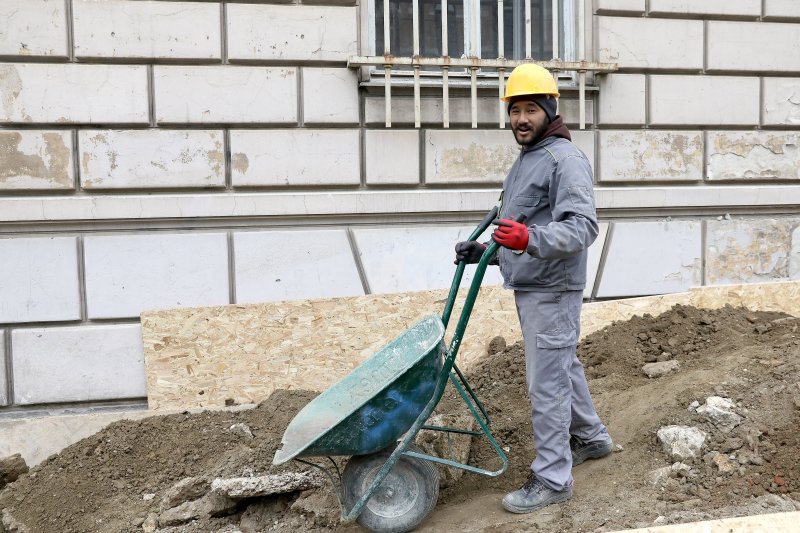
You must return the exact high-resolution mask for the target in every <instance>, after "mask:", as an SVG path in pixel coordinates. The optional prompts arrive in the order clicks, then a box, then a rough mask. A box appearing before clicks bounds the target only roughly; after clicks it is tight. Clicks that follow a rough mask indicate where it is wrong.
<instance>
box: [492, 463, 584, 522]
mask: <svg viewBox="0 0 800 533" xmlns="http://www.w3.org/2000/svg"><path fill="white" fill-rule="evenodd" d="M570 498H572V487H571V486H569V487H567V488H566V489H564V490H553V489H551V488H550V487H548V486H547V485H545V484H544V483H542V482H541V481H540V480H539V478H538V477H536V475H534V473H533V472H531V474H530V476H529V477H528V481H526V482H525V484H524V485H522V487H520V488H519V489H518V490H515V491H514V492H509V493H508V494H506V495H505V497H504V498H503V508H504V509H505V510H506V511H511V512H512V513H520V514H522V513H532V512H533V511H538V510H539V509H541V508H542V507H546V506H548V505H550V504H552V503H560V502H563V501H566V500H568V499H570Z"/></svg>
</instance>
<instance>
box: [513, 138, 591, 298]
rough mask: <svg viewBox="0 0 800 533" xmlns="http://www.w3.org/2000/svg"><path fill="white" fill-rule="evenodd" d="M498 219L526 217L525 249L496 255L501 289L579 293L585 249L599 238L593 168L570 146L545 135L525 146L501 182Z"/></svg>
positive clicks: (559, 139) (580, 152)
mask: <svg viewBox="0 0 800 533" xmlns="http://www.w3.org/2000/svg"><path fill="white" fill-rule="evenodd" d="M500 198H501V207H500V216H501V218H516V217H517V216H518V215H520V214H523V215H525V216H526V219H525V224H526V225H527V226H528V235H529V239H528V249H527V250H526V252H522V253H519V252H514V251H513V250H509V249H508V248H504V247H501V248H500V250H499V251H498V261H499V264H500V272H501V273H502V275H503V280H504V281H505V283H504V286H505V287H506V288H509V289H514V290H520V291H538V292H557V291H571V290H583V289H584V287H585V286H586V258H587V249H588V248H589V245H590V244H592V242H594V240H595V239H596V238H597V234H598V231H599V229H598V225H597V214H596V212H595V204H594V189H593V179H592V168H591V167H590V166H589V160H588V159H587V158H586V155H585V154H584V153H583V152H582V151H581V150H580V149H579V148H578V147H577V146H575V145H574V144H572V142H570V141H568V140H566V139H563V138H561V137H548V138H546V139H544V140H542V141H540V142H539V143H538V144H536V145H535V146H531V147H524V148H523V149H522V150H521V152H520V155H519V158H518V159H517V160H516V162H515V163H514V165H513V166H512V167H511V170H510V171H509V173H508V176H507V177H506V179H505V181H504V182H503V193H502V195H501V197H500Z"/></svg>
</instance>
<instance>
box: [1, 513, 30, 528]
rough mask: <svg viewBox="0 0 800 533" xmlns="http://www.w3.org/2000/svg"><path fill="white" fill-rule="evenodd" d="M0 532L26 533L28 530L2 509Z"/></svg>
mask: <svg viewBox="0 0 800 533" xmlns="http://www.w3.org/2000/svg"><path fill="white" fill-rule="evenodd" d="M0 532H2V533H28V528H27V527H25V526H24V525H23V524H22V523H21V522H20V521H19V520H17V519H16V518H14V517H13V516H11V513H9V512H8V510H7V509H3V512H2V515H0Z"/></svg>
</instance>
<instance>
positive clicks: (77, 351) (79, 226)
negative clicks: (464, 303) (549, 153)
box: [0, 0, 800, 416]
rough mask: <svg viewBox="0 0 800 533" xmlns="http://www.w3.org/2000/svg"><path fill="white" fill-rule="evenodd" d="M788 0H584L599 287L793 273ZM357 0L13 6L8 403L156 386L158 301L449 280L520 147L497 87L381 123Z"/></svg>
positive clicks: (408, 104) (0, 297)
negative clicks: (146, 349)
mask: <svg viewBox="0 0 800 533" xmlns="http://www.w3.org/2000/svg"><path fill="white" fill-rule="evenodd" d="M789 3H790V2H782V1H781V2H777V1H776V2H758V1H753V0H732V1H725V2H722V1H716V0H715V1H714V2H683V1H675V0H650V2H645V0H594V1H593V2H591V1H588V0H587V6H588V7H589V12H590V13H592V20H591V21H590V22H591V23H590V24H587V27H589V28H592V31H593V32H594V33H593V35H591V36H590V37H591V38H590V39H588V40H587V42H589V43H593V45H592V46H593V48H592V49H591V50H589V55H590V57H593V58H594V59H597V60H600V61H615V62H618V64H619V71H618V72H617V73H614V74H611V75H608V76H605V77H598V78H597V79H594V80H590V82H591V83H593V84H594V85H596V86H597V88H598V90H597V91H596V92H595V91H590V92H589V95H590V97H589V100H588V101H587V102H586V109H585V111H586V119H587V124H588V126H587V129H586V130H584V131H579V130H578V129H577V122H578V120H579V111H580V110H579V104H578V100H577V97H576V95H577V92H576V91H575V90H574V89H570V88H568V87H565V88H564V89H563V91H562V92H563V96H562V99H561V101H560V112H561V114H562V115H563V116H564V117H565V120H566V122H567V123H568V124H569V125H570V127H571V129H572V131H573V139H574V142H575V143H576V145H577V146H579V147H580V148H581V149H582V150H583V151H584V152H585V153H586V154H587V156H588V158H589V160H590V161H591V162H592V163H593V166H594V169H595V175H596V181H597V183H596V196H597V205H598V209H599V214H600V217H601V219H602V227H601V229H602V232H601V236H600V238H599V239H598V240H597V241H596V242H595V243H594V244H593V246H592V248H591V249H590V267H589V279H590V284H589V286H588V287H587V289H586V292H585V296H586V297H587V298H612V297H613V298H616V297H630V296H641V295H647V294H660V293H669V292H675V291H683V290H686V289H688V288H689V287H691V286H694V285H703V284H706V285H711V284H719V283H729V282H736V283H739V282H744V283H748V282H755V281H771V280H790V279H798V278H800V212H798V206H800V181H799V180H800V153H798V148H797V143H798V135H800V89H798V87H800V64H798V57H800V54H792V53H788V52H787V53H774V52H773V50H783V51H792V50H794V51H797V50H798V49H799V48H800V43H798V39H797V35H798V28H800V12H799V11H797V10H796V9H793V8H792V7H789ZM363 4H364V5H361V3H357V2H356V1H355V0H316V1H315V2H313V5H309V4H306V3H295V4H285V3H280V2H274V3H270V2H251V1H246V2H245V1H242V2H235V1H233V2H214V1H203V2H193V1H180V0H169V1H159V2H152V1H134V0H104V1H95V0H71V1H70V2H65V1H64V0H0V20H3V21H4V24H3V25H0V416H4V415H5V414H13V413H16V412H18V411H21V410H27V411H29V412H30V411H31V410H32V411H35V412H39V411H38V410H44V411H48V410H52V409H60V408H63V407H65V406H69V407H73V406H77V407H79V408H81V407H82V406H84V405H85V403H84V402H100V403H101V404H102V403H104V402H115V403H117V402H122V403H138V404H141V403H142V401H143V397H144V395H145V390H144V386H143V381H142V380H143V376H144V366H143V356H142V353H143V352H142V346H141V343H140V342H139V341H138V335H139V331H140V329H139V328H140V326H139V318H138V317H139V314H140V313H141V312H143V311H145V310H148V309H164V308H170V307H186V306H211V305H225V304H238V303H257V302H275V301H280V300H297V299H307V298H320V297H340V296H359V295H365V294H374V293H387V292H404V291H409V290H428V289H439V288H442V287H446V286H447V285H449V277H450V276H451V274H452V269H453V267H452V264H451V255H452V251H451V250H452V244H453V243H454V242H455V241H456V240H458V239H461V238H464V236H465V235H467V234H468V233H469V231H470V229H471V226H472V225H473V224H474V223H475V221H477V220H478V219H479V218H480V216H481V215H482V213H484V212H485V211H487V210H488V209H489V208H491V206H492V205H494V204H495V202H496V200H497V197H498V192H499V187H500V183H501V180H502V179H503V176H504V175H505V172H506V170H507V168H508V166H509V165H510V164H511V162H512V161H513V158H514V156H515V151H516V147H515V145H514V142H513V139H512V137H511V134H510V133H509V131H508V129H507V126H506V128H505V129H500V128H499V127H498V124H497V122H498V112H499V110H500V109H502V107H501V106H500V105H499V104H498V101H497V97H496V88H495V89H486V90H485V91H483V90H482V91H481V92H480V93H479V98H478V102H477V104H478V105H477V111H478V124H479V128H478V130H477V131H476V130H473V129H471V128H470V123H471V114H470V107H471V106H470V100H469V98H468V93H467V92H465V91H464V90H457V89H452V90H451V96H452V99H451V101H450V120H451V129H449V130H446V129H443V128H442V127H441V116H442V102H441V98H440V96H439V92H438V91H436V90H434V91H432V92H430V93H428V92H426V93H425V94H424V98H423V99H422V103H421V121H422V127H421V128H420V129H415V128H414V127H413V122H414V110H413V99H412V98H411V97H410V96H409V93H408V92H403V91H398V92H397V93H396V94H393V98H392V111H393V112H392V116H393V127H392V128H391V129H386V128H385V127H384V124H383V122H384V99H383V95H382V90H381V89H376V88H375V87H372V88H370V89H365V88H364V87H361V86H360V80H359V77H358V76H359V73H358V71H357V70H354V69H348V68H347V59H348V57H350V56H352V55H354V54H357V53H367V52H368V48H369V47H368V46H367V43H366V41H365V39H366V35H367V34H368V32H367V31H366V26H365V24H366V22H365V21H366V20H367V16H368V10H367V6H366V3H363ZM359 25H360V26H359ZM484 238H487V237H486V236H484ZM499 281H500V279H499V275H498V273H497V272H496V271H494V270H493V271H491V272H490V274H489V276H488V278H487V281H486V283H487V284H497V283H499ZM92 405H94V403H93V404H92Z"/></svg>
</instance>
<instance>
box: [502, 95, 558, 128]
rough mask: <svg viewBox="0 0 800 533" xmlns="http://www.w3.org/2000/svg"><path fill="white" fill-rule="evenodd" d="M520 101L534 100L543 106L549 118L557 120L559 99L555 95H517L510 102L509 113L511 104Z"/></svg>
mask: <svg viewBox="0 0 800 533" xmlns="http://www.w3.org/2000/svg"><path fill="white" fill-rule="evenodd" d="M520 101H532V102H534V103H535V104H536V105H538V106H539V107H541V108H542V110H543V111H544V113H545V114H546V115H547V118H548V119H549V120H550V122H553V120H555V118H556V113H557V109H558V100H556V97H555V96H551V95H549V94H532V95H528V96H517V97H515V98H513V99H512V100H511V101H510V102H509V103H508V109H507V111H508V114H511V106H512V105H513V104H514V102H520Z"/></svg>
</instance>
